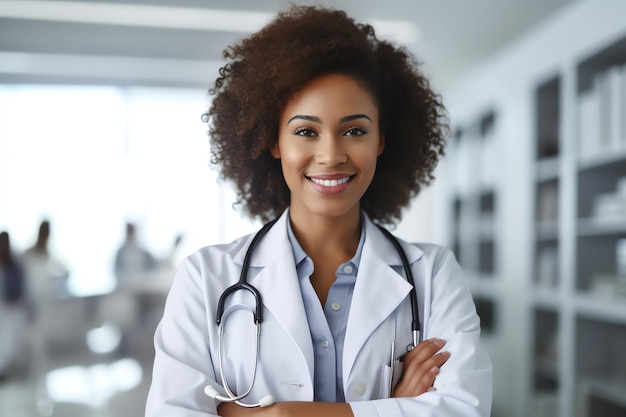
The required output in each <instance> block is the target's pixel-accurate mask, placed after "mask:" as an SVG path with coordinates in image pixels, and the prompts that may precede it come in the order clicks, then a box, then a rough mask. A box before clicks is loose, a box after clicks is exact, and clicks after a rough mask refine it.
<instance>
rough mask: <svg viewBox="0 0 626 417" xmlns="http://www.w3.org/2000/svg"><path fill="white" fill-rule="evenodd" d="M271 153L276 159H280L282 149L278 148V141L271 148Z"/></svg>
mask: <svg viewBox="0 0 626 417" xmlns="http://www.w3.org/2000/svg"><path fill="white" fill-rule="evenodd" d="M270 153H271V154H272V156H273V157H274V158H276V159H280V148H279V147H278V141H276V143H275V144H274V145H272V147H271V148H270Z"/></svg>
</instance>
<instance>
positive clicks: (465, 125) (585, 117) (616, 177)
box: [439, 0, 626, 417]
mask: <svg viewBox="0 0 626 417" xmlns="http://www.w3.org/2000/svg"><path fill="white" fill-rule="evenodd" d="M624 16H626V2H623V1H617V0H616V1H610V0H607V1H603V2H596V1H593V0H579V1H576V2H573V3H572V4H571V5H570V6H568V7H567V8H566V9H564V10H563V11H562V12H561V13H560V14H559V15H557V16H554V17H552V18H551V19H550V20H548V21H546V22H544V23H543V24H542V25H541V26H539V27H537V28H535V29H534V30H533V31H532V32H530V33H528V34H527V35H525V36H524V37H522V38H520V39H519V40H518V41H517V42H515V43H514V44H512V45H510V47H508V48H507V49H506V50H504V51H502V52H501V53H499V54H498V55H496V56H494V57H492V58H491V59H490V60H488V61H487V62H485V63H484V64H483V65H481V66H479V67H478V68H476V70H475V71H473V72H472V73H470V74H468V75H467V77H466V78H465V79H464V80H463V81H462V82H461V83H460V84H459V85H457V86H455V87H454V88H453V89H452V90H451V91H448V92H444V97H446V100H447V103H446V104H447V107H448V109H449V111H450V115H451V120H452V124H453V131H454V132H455V134H454V135H453V138H452V139H451V144H450V148H449V152H448V156H447V157H446V159H445V161H444V168H445V169H443V170H442V172H443V173H444V177H445V180H444V181H442V184H445V186H441V187H440V190H439V192H440V193H442V194H444V195H445V196H446V198H445V199H441V201H445V206H446V207H445V211H446V212H447V213H448V214H447V218H448V219H449V221H448V222H447V226H446V227H444V230H442V232H441V233H442V236H445V237H446V238H447V241H448V243H449V246H450V247H451V248H452V249H453V250H454V251H455V252H456V253H457V257H458V258H459V260H460V262H461V264H462V266H463V267H464V269H465V270H466V271H467V273H468V280H469V283H470V286H471V288H472V291H473V294H474V297H475V300H476V304H477V307H478V312H479V315H481V319H482V320H483V328H484V329H485V335H484V336H485V337H484V340H485V344H486V346H487V348H488V349H489V351H490V354H491V357H492V361H493V363H494V404H493V413H492V415H493V416H494V417H498V416H507V417H508V416H513V417H523V416H524V417H525V416H529V417H530V416H532V417H542V416H550V417H572V416H576V417H617V416H620V417H623V416H625V415H626V18H624ZM583 28H584V29H583ZM485 126H486V127H487V129H485ZM481 127H482V128H481ZM485 132H487V134H486V136H487V138H488V139H487V140H485V139H484V138H483V134H484V133H485ZM485 163H488V164H489V166H488V167H486V166H483V165H484V164H485ZM485 230H486V231H485Z"/></svg>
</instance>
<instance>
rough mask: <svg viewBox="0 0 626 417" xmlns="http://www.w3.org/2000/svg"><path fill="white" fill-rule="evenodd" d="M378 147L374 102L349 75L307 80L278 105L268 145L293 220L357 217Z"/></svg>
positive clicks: (379, 137)
mask: <svg viewBox="0 0 626 417" xmlns="http://www.w3.org/2000/svg"><path fill="white" fill-rule="evenodd" d="M383 146H384V141H383V138H382V137H381V135H380V129H379V114H378V107H377V106H376V104H375V103H374V100H373V98H372V96H371V94H370V93H369V92H368V91H367V90H365V89H364V88H363V87H361V86H360V85H359V84H358V83H357V82H356V81H355V80H354V79H352V78H350V77H348V76H345V75H340V74H330V75H323V76H320V77H317V78H315V79H313V80H311V81H310V82H309V83H308V84H306V85H305V86H304V88H303V89H302V90H300V91H299V92H298V93H297V94H295V95H294V97H293V99H292V100H290V101H289V102H288V103H287V105H286V106H285V108H284V109H283V111H282V114H281V117H280V125H279V136H278V143H277V144H276V145H275V147H274V148H273V149H272V155H273V156H274V157H275V158H280V160H281V165H282V170H283V175H284V177H285V181H286V183H287V186H288V187H289V190H290V191H291V202H290V214H291V216H292V219H294V218H295V217H294V216H307V217H310V216H329V217H341V216H345V215H355V216H358V215H359V201H360V199H361V197H362V196H363V194H364V193H365V191H366V190H367V187H368V186H369V185H370V183H371V182H372V178H373V177H374V172H375V170H376V160H377V158H378V156H379V155H380V154H381V153H382V151H383ZM307 217H305V218H307Z"/></svg>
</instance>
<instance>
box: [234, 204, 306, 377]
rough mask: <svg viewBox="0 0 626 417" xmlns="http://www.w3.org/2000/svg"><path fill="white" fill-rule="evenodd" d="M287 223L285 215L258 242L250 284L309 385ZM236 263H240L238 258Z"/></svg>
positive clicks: (302, 313) (303, 318) (299, 295)
mask: <svg viewBox="0 0 626 417" xmlns="http://www.w3.org/2000/svg"><path fill="white" fill-rule="evenodd" d="M288 219H289V216H288V215H287V212H285V213H283V215H282V216H281V218H280V219H279V220H278V221H277V222H276V224H275V225H274V226H273V227H272V228H271V229H270V230H269V231H268V232H267V234H266V235H265V237H263V239H262V240H261V241H260V242H259V244H258V246H257V248H256V250H255V252H254V255H253V256H252V259H251V263H250V266H251V268H260V269H261V270H260V272H259V273H258V274H256V275H255V276H253V277H251V278H250V283H251V284H252V285H254V286H255V287H256V288H257V289H258V290H259V292H260V293H261V297H262V298H263V304H264V305H265V307H266V308H267V309H268V310H269V311H270V313H271V314H272V315H273V316H274V317H275V318H276V320H277V321H278V322H279V323H280V325H281V326H283V328H284V329H285V331H286V332H287V333H288V334H289V335H290V336H291V337H292V338H293V340H294V341H295V343H296V344H297V345H298V347H299V349H300V352H301V354H302V356H303V359H304V360H305V361H306V363H307V366H308V369H309V376H310V378H311V381H312V380H313V360H314V359H313V358H314V356H313V342H312V340H311V332H310V330H309V326H308V321H307V316H306V311H305V309H304V303H303V302H302V292H301V290H300V284H299V282H298V275H297V272H296V267H295V264H294V258H293V251H292V249H291V244H290V243H289V238H288V236H287V221H288ZM242 252H245V251H242ZM237 259H239V260H240V262H239V263H242V262H241V261H242V260H243V257H242V256H241V254H239V256H237ZM261 332H263V329H261Z"/></svg>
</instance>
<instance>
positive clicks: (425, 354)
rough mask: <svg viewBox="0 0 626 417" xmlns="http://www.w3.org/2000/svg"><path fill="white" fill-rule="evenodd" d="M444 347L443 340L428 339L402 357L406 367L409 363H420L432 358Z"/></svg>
mask: <svg viewBox="0 0 626 417" xmlns="http://www.w3.org/2000/svg"><path fill="white" fill-rule="evenodd" d="M444 345H445V340H443V339H437V338H433V339H428V340H424V341H423V342H421V343H419V344H418V345H417V346H416V347H415V348H414V349H413V350H412V351H410V352H408V353H407V354H406V355H405V356H404V363H405V366H407V365H408V364H409V363H411V362H418V363H422V362H424V361H426V360H428V359H429V358H430V357H432V356H433V355H434V354H435V353H436V352H437V351H439V350H440V349H441V348H442V347H443V346H444Z"/></svg>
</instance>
